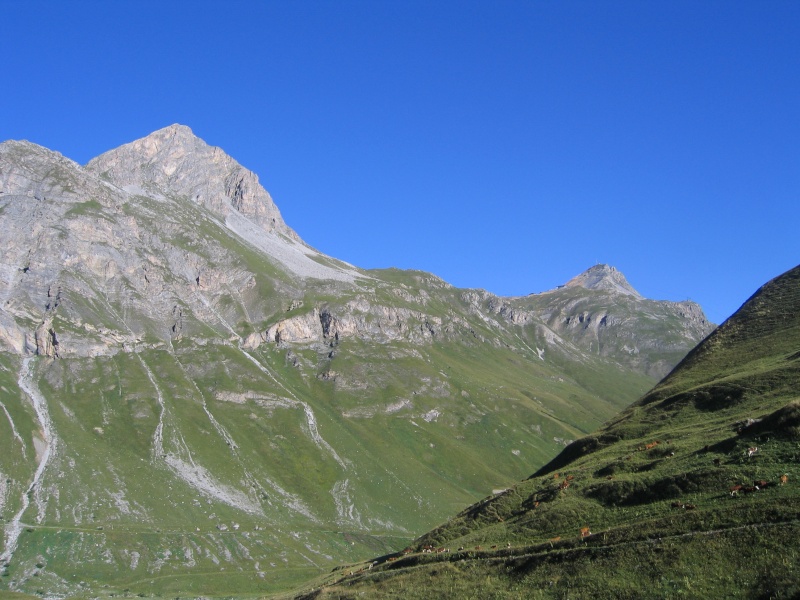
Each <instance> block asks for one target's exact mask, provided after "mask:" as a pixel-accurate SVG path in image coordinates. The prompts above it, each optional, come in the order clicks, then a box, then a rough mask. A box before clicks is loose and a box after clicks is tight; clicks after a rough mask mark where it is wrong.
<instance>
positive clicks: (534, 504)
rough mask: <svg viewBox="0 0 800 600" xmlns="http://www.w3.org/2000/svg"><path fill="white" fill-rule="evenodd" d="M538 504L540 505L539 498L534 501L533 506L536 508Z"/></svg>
mask: <svg viewBox="0 0 800 600" xmlns="http://www.w3.org/2000/svg"><path fill="white" fill-rule="evenodd" d="M537 506H539V501H538V500H537V501H536V502H534V503H533V508H536V507H537Z"/></svg>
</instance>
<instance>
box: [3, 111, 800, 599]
mask: <svg viewBox="0 0 800 600" xmlns="http://www.w3.org/2000/svg"><path fill="white" fill-rule="evenodd" d="M346 227H347V224H346V223H342V224H341V228H342V230H346ZM0 236H2V240H0V247H2V251H0V300H1V302H0V366H2V368H1V369H0V523H1V524H2V552H1V553H0V595H4V596H6V595H7V596H8V597H9V598H25V597H41V598H111V597H159V598H178V597H206V598H223V597H224V598H267V597H278V598H294V597H297V598H321V599H322V598H351V597H352V598H356V597H366V598H476V599H477V598H481V599H483V598H537V597H541V598H620V597H630V598H642V597H645V598H646V597H652V598H665V597H742V598H752V597H763V598H771V597H778V598H780V597H785V598H790V597H796V596H797V595H798V594H800V588H798V585H797V583H796V582H797V581H798V571H797V569H798V560H799V558H798V545H797V542H796V541H795V540H796V539H797V536H798V533H800V532H798V521H797V515H798V512H799V511H800V503H798V495H797V492H796V490H797V489H798V478H800V469H798V468H797V464H798V457H799V456H800V433H799V432H800V408H798V406H799V405H798V401H800V399H799V398H798V389H800V387H799V386H798V368H799V367H800V316H798V315H800V310H798V307H799V306H800V287H799V286H800V270H798V269H794V270H792V271H790V272H788V273H786V274H785V275H783V276H781V277H778V278H777V279H775V280H773V281H771V282H769V283H768V284H766V285H765V286H764V287H763V288H762V289H761V290H759V291H758V292H757V293H756V294H755V295H754V296H753V297H752V298H751V299H750V300H749V301H748V302H747V303H745V304H744V306H743V307H742V308H741V309H740V310H739V311H738V312H737V313H736V314H735V315H734V316H732V317H731V318H730V319H729V320H728V321H726V322H725V323H724V324H723V325H722V326H720V327H718V328H715V325H714V324H712V323H710V322H708V320H707V319H706V317H705V315H704V313H703V310H702V308H701V307H700V306H699V305H697V304H696V303H694V302H691V301H682V302H672V301H662V300H652V299H648V298H645V297H643V296H642V295H641V294H639V292H637V290H636V289H635V287H634V286H633V285H631V283H629V282H628V281H627V279H626V278H625V276H624V275H623V274H622V273H621V272H620V271H618V270H617V269H616V268H614V267H612V266H609V265H605V264H596V265H593V266H589V268H588V269H587V270H586V271H584V272H583V273H580V274H577V275H576V274H574V273H570V274H565V277H564V280H565V283H564V285H562V286H559V287H557V288H556V289H553V290H547V291H540V290H532V293H530V294H529V295H526V296H520V297H500V296H496V295H494V294H491V293H489V292H487V291H485V290H481V289H459V288H456V287H453V286H452V285H450V284H448V283H447V282H445V281H444V280H442V279H440V278H439V277H437V276H435V275H433V274H430V273H426V272H422V271H414V270H400V269H394V268H387V269H378V270H366V269H361V268H359V267H357V266H354V265H351V264H348V263H346V262H343V261H340V260H337V259H335V258H333V257H330V256H327V255H325V254H323V253H321V252H319V251H318V250H316V249H314V248H312V247H311V246H309V245H308V244H306V243H305V242H304V241H303V240H302V238H301V237H300V235H299V234H298V233H297V232H295V231H294V230H293V229H291V228H290V227H289V225H287V224H286V223H285V222H284V220H283V218H282V216H281V213H280V211H279V209H278V207H277V206H276V205H275V203H274V202H273V200H272V198H271V197H270V195H269V194H268V193H267V191H266V190H265V189H264V188H263V187H262V185H261V183H260V182H259V179H258V176H257V175H256V174H255V173H253V172H251V171H249V170H248V169H246V168H245V167H243V166H241V165H240V164H239V163H237V162H236V161H235V160H234V159H233V158H231V157H230V156H228V155H227V154H225V153H224V152H223V151H222V150H221V149H220V148H216V147H212V146H209V145H207V144H206V143H205V142H203V141H202V140H201V139H199V138H198V137H196V136H195V135H194V134H193V133H192V131H191V130H190V129H189V128H188V127H186V126H183V125H172V126H169V127H166V128H164V129H161V130H159V131H156V132H154V133H152V134H150V135H148V136H146V137H144V138H141V139H139V140H136V141H133V142H131V143H129V144H125V145H123V146H121V147H119V148H116V149H113V150H110V151H108V152H106V153H105V154H102V155H100V156H98V157H97V158H95V159H93V160H91V161H89V163H87V164H86V165H79V164H77V163H75V162H73V161H72V160H70V159H69V158H67V157H64V156H62V155H61V154H58V153H57V152H53V151H51V150H48V149H46V148H43V147H41V146H37V145H35V144H32V143H30V142H26V141H6V142H3V143H2V144H0ZM573 275H574V276H573ZM570 277H571V278H570ZM654 386H655V387H654ZM531 473H533V475H531ZM465 507H467V508H465ZM426 532H427V533H426Z"/></svg>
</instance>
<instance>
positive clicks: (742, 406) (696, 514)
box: [303, 267, 800, 599]
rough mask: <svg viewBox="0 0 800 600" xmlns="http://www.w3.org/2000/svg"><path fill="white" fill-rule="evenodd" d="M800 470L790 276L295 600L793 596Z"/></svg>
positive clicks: (797, 340) (799, 371) (797, 338)
mask: <svg viewBox="0 0 800 600" xmlns="http://www.w3.org/2000/svg"><path fill="white" fill-rule="evenodd" d="M798 461H800V267H797V268H795V269H793V270H791V271H789V272H788V273H786V274H784V275H782V276H781V277H778V278H776V279H775V280H773V281H771V282H769V283H768V284H766V285H765V286H764V287H763V288H761V289H760V290H759V291H758V292H757V293H756V294H755V295H754V296H753V297H752V298H751V299H750V300H749V301H748V302H747V303H745V305H744V306H743V307H742V308H741V309H740V310H739V311H738V312H737V313H736V314H735V315H734V316H733V317H731V318H730V319H729V320H728V321H726V323H725V324H723V325H722V326H721V327H719V328H718V329H717V330H716V331H715V332H714V333H713V334H711V335H710V336H709V337H708V339H706V340H705V341H704V342H703V343H701V344H700V345H699V346H698V347H697V348H696V349H695V350H693V351H692V352H691V353H690V354H689V355H688V356H687V357H686V358H685V359H684V360H683V361H682V362H681V363H680V365H679V366H678V367H677V368H676V369H675V370H674V371H673V372H672V373H671V374H670V375H669V376H667V377H666V378H664V379H663V380H662V381H661V382H660V383H659V384H658V385H657V386H656V387H655V388H653V389H652V390H651V391H650V392H648V393H647V394H645V395H644V396H643V397H642V398H640V399H639V400H638V401H637V402H635V403H634V404H632V405H631V406H630V407H628V408H627V409H625V410H624V411H623V412H622V413H621V414H620V415H619V416H618V417H616V418H614V419H612V420H611V421H609V422H608V423H606V424H605V425H604V426H603V427H601V428H600V429H599V430H597V431H596V432H594V433H593V434H591V435H589V436H585V437H583V438H581V439H579V440H577V441H576V442H574V443H573V444H571V445H570V446H569V447H567V448H566V449H565V450H564V451H563V452H562V453H561V454H560V455H558V456H557V457H556V458H555V459H553V460H552V461H551V462H550V463H548V464H547V465H546V466H544V467H543V468H541V469H540V470H539V471H537V472H536V473H535V474H534V475H533V476H531V477H530V478H529V479H527V480H525V481H523V482H521V483H518V484H516V485H514V486H512V487H511V488H510V489H508V490H507V491H505V492H503V493H500V494H497V495H494V496H491V497H488V498H486V499H485V500H483V501H481V502H479V503H477V504H474V505H472V506H471V507H469V508H468V509H466V510H464V511H462V512H461V513H459V514H458V515H457V516H456V517H454V518H452V519H450V520H449V521H447V522H446V523H444V524H443V525H441V526H440V527H438V528H436V529H434V530H433V531H431V532H430V533H428V534H426V535H424V536H422V537H421V538H419V539H417V540H416V541H415V542H414V543H413V544H412V545H411V546H410V547H409V549H408V551H407V552H406V553H398V554H394V555H387V556H384V557H382V558H380V559H378V562H377V564H375V565H374V567H372V568H370V569H366V568H365V567H364V564H357V565H354V566H353V567H346V568H345V569H343V570H341V571H338V572H336V573H333V574H331V575H330V576H329V577H328V578H327V579H326V580H324V581H319V582H318V585H319V586H321V588H317V589H315V590H314V591H310V592H307V593H306V594H305V595H303V597H304V598H320V599H322V598H355V597H359V596H360V595H363V596H364V597H370V598H432V597H452V598H476V599H477V598H678V597H691V598H697V597H707V598H723V597H725V598H733V597H739V598H796V597H798V595H800V543H799V542H798V539H800V537H799V536H800V464H799V463H798ZM426 548H429V549H432V550H433V551H432V552H425V549H426ZM439 549H443V550H444V551H442V552H437V550H439ZM366 564H367V565H368V564H369V563H366ZM351 572H352V573H353V574H352V575H350V573H351Z"/></svg>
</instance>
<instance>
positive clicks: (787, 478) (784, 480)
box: [781, 473, 789, 485]
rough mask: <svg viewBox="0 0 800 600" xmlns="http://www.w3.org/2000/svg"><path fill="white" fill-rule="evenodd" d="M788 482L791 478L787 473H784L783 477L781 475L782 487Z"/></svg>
mask: <svg viewBox="0 0 800 600" xmlns="http://www.w3.org/2000/svg"><path fill="white" fill-rule="evenodd" d="M787 481H789V476H788V475H787V474H786V473H784V474H783V475H781V485H785V484H786V482H787Z"/></svg>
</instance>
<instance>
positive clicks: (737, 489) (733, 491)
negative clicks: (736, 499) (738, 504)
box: [731, 485, 743, 496]
mask: <svg viewBox="0 0 800 600" xmlns="http://www.w3.org/2000/svg"><path fill="white" fill-rule="evenodd" d="M742 487H743V486H741V485H734V486H733V487H732V488H731V496H738V495H739V492H740V491H741V490H742Z"/></svg>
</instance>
